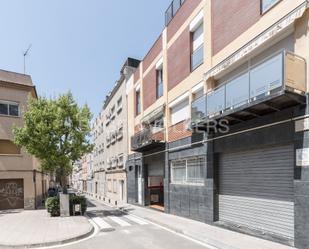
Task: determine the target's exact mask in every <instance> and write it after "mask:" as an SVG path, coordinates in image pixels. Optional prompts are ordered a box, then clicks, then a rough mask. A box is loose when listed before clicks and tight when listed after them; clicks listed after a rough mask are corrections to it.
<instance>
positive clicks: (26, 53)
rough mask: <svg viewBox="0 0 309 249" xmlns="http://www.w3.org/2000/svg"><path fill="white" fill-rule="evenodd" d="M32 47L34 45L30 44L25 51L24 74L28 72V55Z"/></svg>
mask: <svg viewBox="0 0 309 249" xmlns="http://www.w3.org/2000/svg"><path fill="white" fill-rule="evenodd" d="M31 47H32V44H30V45H29V47H28V48H27V50H26V51H25V52H24V53H23V56H24V74H26V56H27V55H28V54H29V51H30V49H31Z"/></svg>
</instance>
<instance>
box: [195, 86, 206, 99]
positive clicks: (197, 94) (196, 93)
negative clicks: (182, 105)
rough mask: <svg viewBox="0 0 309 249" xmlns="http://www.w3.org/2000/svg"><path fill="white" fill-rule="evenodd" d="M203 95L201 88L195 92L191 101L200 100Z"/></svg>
mask: <svg viewBox="0 0 309 249" xmlns="http://www.w3.org/2000/svg"><path fill="white" fill-rule="evenodd" d="M203 95H204V89H203V88H201V89H199V90H197V91H196V92H194V93H193V96H192V97H193V100H197V99H199V98H201V97H202V96H203Z"/></svg>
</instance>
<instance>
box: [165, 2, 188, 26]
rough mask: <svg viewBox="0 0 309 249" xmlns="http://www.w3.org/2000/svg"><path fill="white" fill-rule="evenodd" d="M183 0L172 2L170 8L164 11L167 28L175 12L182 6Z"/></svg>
mask: <svg viewBox="0 0 309 249" xmlns="http://www.w3.org/2000/svg"><path fill="white" fill-rule="evenodd" d="M184 2H185V0H174V1H172V3H171V4H170V6H169V7H168V8H167V10H166V11H165V25H166V26H167V25H168V24H169V23H170V22H171V21H172V19H173V17H174V16H175V15H176V13H177V11H178V10H179V9H180V7H181V6H182V5H183V3H184Z"/></svg>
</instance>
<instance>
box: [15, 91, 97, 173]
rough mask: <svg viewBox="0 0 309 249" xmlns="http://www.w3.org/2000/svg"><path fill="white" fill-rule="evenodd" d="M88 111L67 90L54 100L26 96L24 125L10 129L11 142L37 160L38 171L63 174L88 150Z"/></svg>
mask: <svg viewBox="0 0 309 249" xmlns="http://www.w3.org/2000/svg"><path fill="white" fill-rule="evenodd" d="M91 116H92V115H91V112H90V110H89V108H88V107H87V105H85V106H83V107H79V106H78V104H77V103H76V101H75V100H74V98H73V96H72V94H71V93H70V92H69V93H67V94H64V95H60V96H59V97H57V98H55V99H47V98H44V97H39V98H38V99H33V98H30V99H29V104H28V108H27V111H26V112H25V113H24V126H23V127H21V128H18V127H15V128H14V135H15V143H16V145H18V146H21V147H24V148H25V149H26V150H27V152H28V153H30V154H32V155H34V156H35V157H36V158H38V159H40V161H41V166H42V170H44V171H48V172H55V173H57V175H59V176H67V175H68V174H70V173H71V171H72V163H74V162H75V161H77V160H79V159H80V158H81V157H82V156H83V155H84V154H85V153H88V152H91V151H92V149H93V145H92V144H91V142H90V140H89V137H90V131H91V128H90V121H91Z"/></svg>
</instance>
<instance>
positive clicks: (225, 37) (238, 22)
mask: <svg viewBox="0 0 309 249" xmlns="http://www.w3.org/2000/svg"><path fill="white" fill-rule="evenodd" d="M211 3H212V4H211V6H212V44H213V50H212V53H213V55H215V54H217V53H218V52H219V51H220V50H221V49H223V48H224V47H226V46H227V45H228V44H229V43H231V42H232V41H233V40H235V38H237V37H238V36H239V35H241V34H242V33H243V32H245V31H246V30H247V29H248V28H250V27H251V26H252V25H253V24H255V23H256V22H257V21H258V20H259V19H260V17H261V16H260V0H249V1H248V0H229V1H221V0H213V1H212V2H211Z"/></svg>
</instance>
